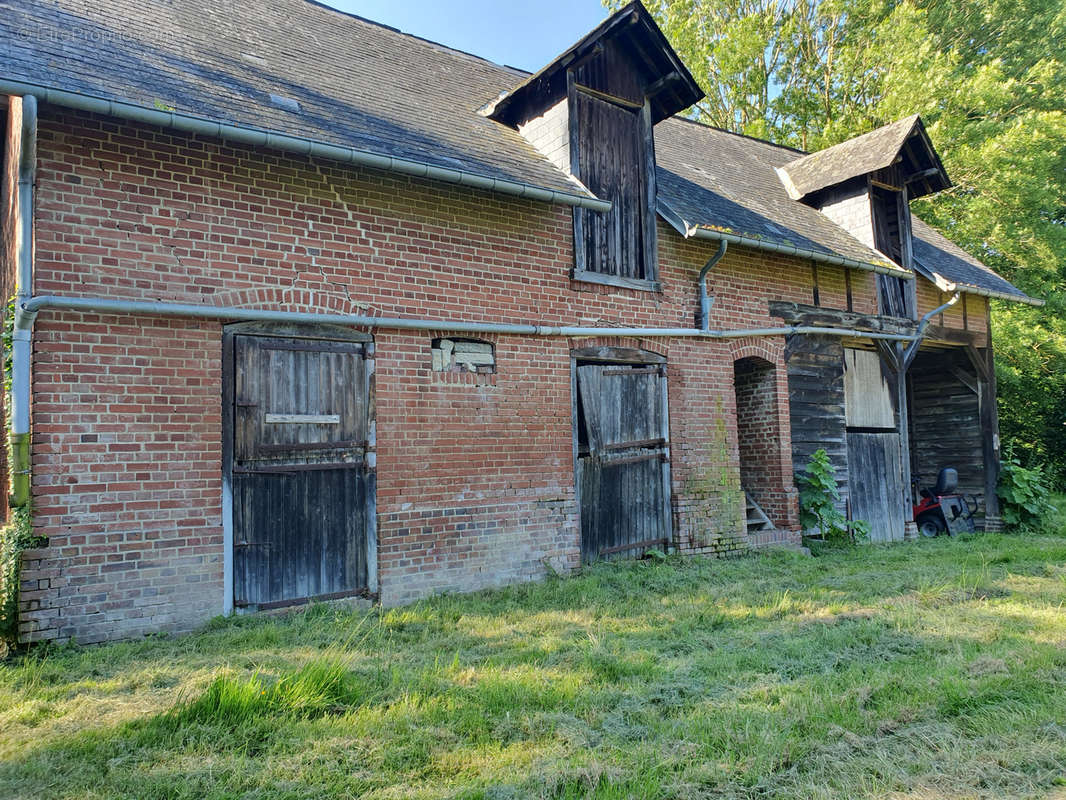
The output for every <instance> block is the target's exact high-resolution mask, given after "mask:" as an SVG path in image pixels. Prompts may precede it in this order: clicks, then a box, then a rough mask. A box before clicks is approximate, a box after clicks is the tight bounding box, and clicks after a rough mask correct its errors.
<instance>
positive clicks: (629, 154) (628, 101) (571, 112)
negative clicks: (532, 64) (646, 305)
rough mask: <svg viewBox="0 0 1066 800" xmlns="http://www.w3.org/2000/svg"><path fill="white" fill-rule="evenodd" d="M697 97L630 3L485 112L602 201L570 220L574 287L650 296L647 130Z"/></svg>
mask: <svg viewBox="0 0 1066 800" xmlns="http://www.w3.org/2000/svg"><path fill="white" fill-rule="evenodd" d="M701 97H703V92H702V91H701V90H700V88H699V86H697V85H696V83H695V81H694V80H693V78H692V76H691V75H690V74H689V72H688V70H687V69H686V68H685V66H684V64H682V63H681V60H680V59H679V58H678V57H677V54H676V53H674V51H673V50H672V49H671V48H670V45H669V44H668V43H667V41H666V38H665V37H664V36H663V34H662V32H661V31H660V30H659V28H658V27H657V26H656V25H655V22H654V20H652V18H651V16H650V15H649V14H648V12H647V11H646V10H645V9H644V7H643V6H642V5H641V4H640V3H639V2H633V3H631V4H630V5H628V6H626V7H625V8H624V9H622V10H621V11H619V12H617V13H616V14H614V15H612V16H611V17H609V18H608V19H607V20H605V21H604V22H603V24H601V25H600V26H599V27H597V28H596V29H595V30H593V31H592V32H591V33H590V34H589V35H588V36H586V37H585V38H584V39H582V40H581V41H580V42H578V43H577V44H576V45H574V46H573V47H572V48H570V49H569V50H567V51H566V52H565V53H563V54H562V55H561V56H559V58H557V59H556V60H555V61H553V62H552V63H551V64H549V65H548V66H546V67H545V68H544V69H542V70H541V71H540V72H538V73H537V74H535V75H533V76H532V77H530V78H529V79H528V80H527V81H526V82H525V83H523V84H522V85H521V86H519V87H518V88H516V89H515V90H514V91H512V92H511V93H509V94H507V95H506V96H504V97H502V98H501V99H500V100H498V101H497V102H496V103H495V104H494V105H493V106H492V108H491V109H488V110H487V112H486V113H487V116H489V117H490V118H492V119H495V120H497V121H498V122H501V123H504V124H506V125H510V126H513V127H515V128H517V129H518V130H519V132H521V133H522V135H523V136H525V137H526V138H527V140H528V141H530V142H531V143H532V144H533V145H534V146H535V147H536V148H537V149H538V150H540V152H541V153H543V154H544V155H546V156H547V157H548V158H549V159H550V160H551V161H552V162H553V163H554V164H556V166H558V167H560V168H561V169H563V170H565V171H567V172H569V173H570V175H572V176H573V177H575V178H577V179H578V180H579V181H581V183H582V184H583V185H584V186H585V187H586V188H587V189H588V190H589V191H590V192H591V193H592V194H593V195H595V196H596V197H598V198H600V199H601V200H608V201H610V202H611V204H612V208H611V210H610V211H608V212H592V213H588V212H587V211H586V210H584V209H582V210H579V211H577V213H575V214H574V277H575V278H576V279H578V280H590V281H594V282H600V283H612V284H620V285H624V286H629V287H631V288H642V289H657V288H658V282H657V279H658V270H657V264H656V256H657V250H658V247H657V242H656V232H655V206H656V194H657V192H656V167H655V144H654V137H653V133H652V128H653V126H654V125H655V124H656V123H657V122H659V121H661V120H663V119H666V118H667V117H670V116H672V115H674V114H676V113H677V112H679V111H682V110H684V109H686V108H688V107H689V106H690V105H692V104H693V103H695V102H696V101H697V100H699V99H700V98H701Z"/></svg>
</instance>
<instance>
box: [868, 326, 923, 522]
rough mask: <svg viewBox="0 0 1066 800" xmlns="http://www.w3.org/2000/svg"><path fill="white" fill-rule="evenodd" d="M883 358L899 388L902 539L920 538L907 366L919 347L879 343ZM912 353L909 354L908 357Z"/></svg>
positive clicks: (896, 388)
mask: <svg viewBox="0 0 1066 800" xmlns="http://www.w3.org/2000/svg"><path fill="white" fill-rule="evenodd" d="M876 345H877V351H878V353H879V354H880V356H881V361H882V362H883V363H884V364H885V365H886V366H887V367H888V369H889V371H890V372H891V373H892V377H893V382H894V383H895V390H896V412H897V414H898V415H899V416H898V426H899V428H898V432H899V468H900V485H901V487H902V489H903V496H902V497H900V502H901V503H902V504H903V538H904V540H905V541H910V540H912V539H916V538H918V524H917V523H916V522H915V521H914V502H913V496H912V493H911V437H910V424H911V423H910V414H909V413H908V412H909V404H908V402H907V368H908V367H910V364H911V362H912V361H913V360H914V356H915V355H916V354H917V349H915V351H914V352H908V351H905V350H904V348H903V343H902V342H892V343H888V342H876ZM908 356H909V357H908Z"/></svg>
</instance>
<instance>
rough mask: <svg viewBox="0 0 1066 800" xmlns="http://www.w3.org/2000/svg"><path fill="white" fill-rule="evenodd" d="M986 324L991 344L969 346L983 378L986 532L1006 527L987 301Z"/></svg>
mask: <svg viewBox="0 0 1066 800" xmlns="http://www.w3.org/2000/svg"><path fill="white" fill-rule="evenodd" d="M985 324H986V326H987V327H986V330H987V331H988V333H987V336H988V344H987V346H986V347H985V348H984V350H983V351H978V350H977V349H976V348H967V353H968V354H969V356H970V360H971V361H973V364H974V367H975V368H976V369H977V374H978V376H979V377H980V387H979V388H980V393H979V394H978V399H979V402H980V409H981V452H982V456H983V457H984V462H985V531H986V532H987V531H1000V530H1003V518H1002V517H1001V516H1000V508H999V495H998V494H997V493H996V490H997V489H998V487H999V472H1000V452H999V405H998V402H997V398H998V396H999V395H998V393H997V391H996V364H995V358H994V356H995V351H994V350H993V349H992V307H991V304H990V303H987V302H986V303H985Z"/></svg>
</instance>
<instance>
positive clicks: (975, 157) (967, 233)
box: [606, 0, 1066, 484]
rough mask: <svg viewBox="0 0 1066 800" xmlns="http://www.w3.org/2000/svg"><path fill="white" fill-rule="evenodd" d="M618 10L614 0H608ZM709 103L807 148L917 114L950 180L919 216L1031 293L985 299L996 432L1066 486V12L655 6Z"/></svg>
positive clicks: (821, 0)
mask: <svg viewBox="0 0 1066 800" xmlns="http://www.w3.org/2000/svg"><path fill="white" fill-rule="evenodd" d="M606 2H607V3H608V5H612V4H614V5H619V3H618V2H617V0H606ZM649 10H650V11H651V13H652V14H653V15H654V16H655V17H656V19H657V20H658V21H659V23H660V25H661V27H662V28H663V31H664V33H665V34H666V35H667V37H668V38H669V39H670V41H671V43H672V44H673V45H674V46H675V48H676V49H677V51H678V53H679V54H680V55H681V57H682V59H683V60H684V61H685V63H686V64H687V65H689V67H690V68H691V69H692V70H693V74H694V76H695V77H696V79H697V81H699V83H700V85H701V86H703V87H704V89H706V90H707V91H708V99H707V101H706V102H704V103H701V104H700V105H699V106H697V107H696V108H694V109H691V110H690V112H689V113H690V114H691V115H692V116H693V117H695V118H696V119H699V120H701V121H704V122H708V123H709V124H713V125H716V126H719V127H723V128H726V129H729V130H733V131H737V132H739V133H745V134H748V135H753V136H760V137H763V138H767V139H769V140H771V141H775V142H778V143H780V144H788V145H792V146H796V147H801V148H803V149H806V150H816V149H819V148H822V147H826V146H829V145H832V144H835V143H837V142H840V141H843V140H844V139H848V138H850V137H852V136H855V135H858V134H860V133H864V132H866V131H868V130H872V129H873V128H875V127H878V126H880V125H884V124H886V123H888V122H891V121H893V120H895V119H899V118H901V117H904V116H907V115H909V114H913V113H919V114H921V115H922V119H923V120H924V121H925V123H926V126H927V129H928V130H929V134H930V136H931V138H932V139H933V142H934V144H935V145H936V147H937V149H938V150H939V151H940V153H941V155H942V156H943V158H944V163H945V167H946V168H947V170H948V174H949V175H950V176H951V178H952V180H953V182H954V186H953V187H952V188H951V189H949V190H947V191H945V192H942V193H940V194H939V195H936V196H933V197H931V198H926V199H923V200H921V201H918V202H916V203H915V204H914V212H915V213H916V214H918V215H919V216H921V217H922V218H923V219H925V220H926V221H928V222H930V223H931V224H933V225H935V226H936V227H938V228H939V229H940V230H942V231H943V232H944V233H945V235H947V236H948V237H949V238H951V239H952V240H953V241H955V242H957V243H958V244H959V245H960V246H962V247H963V248H965V249H966V250H967V251H969V252H970V253H972V254H973V255H974V256H976V257H977V258H979V259H980V260H981V261H983V262H984V263H986V264H988V265H989V266H990V267H992V268H993V269H995V270H997V271H998V272H1000V273H1001V274H1002V275H1004V277H1006V278H1008V279H1009V280H1011V281H1012V282H1013V283H1015V284H1016V285H1017V286H1019V287H1020V288H1022V289H1023V290H1025V291H1026V292H1028V293H1029V294H1031V295H1034V296H1036V297H1040V298H1042V299H1045V300H1046V301H1047V305H1046V306H1045V307H1044V308H1040V309H1036V308H1031V307H1026V306H1019V305H1017V304H1010V303H1001V302H998V301H996V302H994V306H995V312H994V314H993V320H994V326H993V340H994V343H995V347H996V370H997V376H998V378H999V388H1000V422H1001V429H1002V433H1003V438H1004V440H1005V441H1006V442H1010V443H1012V446H1013V452H1014V453H1015V455H1016V456H1019V457H1021V459H1022V460H1023V462H1024V461H1028V462H1030V463H1035V462H1038V461H1039V462H1043V463H1046V464H1047V465H1048V467H1049V468H1050V470H1051V473H1052V474H1053V475H1054V477H1055V479H1056V480H1057V481H1058V482H1059V483H1060V484H1062V483H1063V482H1066V93H1064V92H1063V91H1062V87H1063V86H1066V4H1063V3H1061V0H976V1H975V2H967V3H948V2H943V1H942V0H654V2H652V3H651V4H650V5H649Z"/></svg>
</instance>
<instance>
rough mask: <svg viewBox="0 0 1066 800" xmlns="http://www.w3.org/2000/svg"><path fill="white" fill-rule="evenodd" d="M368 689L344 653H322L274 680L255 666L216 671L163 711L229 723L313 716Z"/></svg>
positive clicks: (352, 703) (349, 704) (175, 717)
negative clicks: (242, 671) (243, 674)
mask: <svg viewBox="0 0 1066 800" xmlns="http://www.w3.org/2000/svg"><path fill="white" fill-rule="evenodd" d="M367 694H368V693H367V690H366V687H365V686H364V685H363V683H362V681H360V680H359V678H358V677H357V676H356V675H355V674H354V673H352V672H351V670H349V668H348V665H347V664H346V663H345V662H344V661H343V660H342V659H340V658H338V657H336V656H326V657H322V658H317V659H314V660H313V661H309V662H308V663H307V664H305V665H304V666H303V667H301V668H300V669H298V670H296V671H295V672H293V673H291V674H288V675H283V676H281V677H280V678H278V679H277V680H274V681H269V680H268V679H267V678H265V677H264V676H263V675H262V674H260V673H259V672H255V673H253V674H252V675H251V676H249V677H247V678H240V677H236V676H233V675H219V676H218V677H216V678H215V679H214V680H213V681H212V682H211V684H210V685H209V686H208V687H207V689H206V690H205V691H204V693H203V694H202V695H200V696H199V697H198V698H196V699H195V700H193V701H192V702H187V703H182V704H179V705H177V706H176V707H175V708H174V709H173V710H172V711H171V712H170V713H169V714H168V715H166V716H167V717H168V718H169V721H171V722H173V723H177V724H179V725H180V724H184V723H189V722H198V723H201V724H213V725H220V724H221V725H228V726H232V727H237V726H240V725H242V724H245V723H248V722H251V721H254V720H258V719H261V718H263V717H266V716H274V717H299V718H304V719H313V718H317V717H322V716H325V715H327V714H341V713H344V712H346V711H348V710H350V709H352V708H355V707H357V706H359V705H360V704H362V703H363V702H364V701H365V700H366V697H367Z"/></svg>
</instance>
